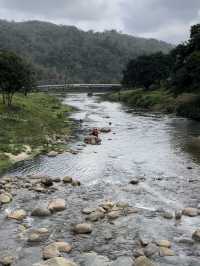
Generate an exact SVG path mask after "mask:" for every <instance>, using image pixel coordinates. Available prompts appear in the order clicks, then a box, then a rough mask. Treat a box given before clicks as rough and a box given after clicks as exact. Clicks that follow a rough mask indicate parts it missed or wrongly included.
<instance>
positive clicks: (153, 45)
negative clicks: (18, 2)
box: [0, 20, 172, 83]
mask: <svg viewBox="0 0 200 266" xmlns="http://www.w3.org/2000/svg"><path fill="white" fill-rule="evenodd" d="M171 48H172V46H171V45H170V44H167V43H165V42H162V41H157V40H154V39H144V38H136V37H133V36H129V35H125V34H121V33H119V32H116V31H114V30H112V31H105V32H103V33H96V32H93V31H88V32H85V31H82V30H79V29H77V28H76V27H73V26H62V25H61V26H58V25H55V24H52V23H47V22H40V21H28V22H20V23H19V22H18V23H16V22H7V21H4V20H0V49H9V50H12V51H15V52H17V53H18V54H20V55H22V56H26V57H28V58H30V59H32V61H33V62H34V64H36V65H37V70H38V75H39V76H38V78H39V79H57V80H59V79H63V80H64V79H65V77H66V79H67V82H86V83H87V82H116V81H120V80H121V75H122V69H123V68H124V67H125V65H126V64H127V62H128V61H129V60H130V59H131V58H134V57H136V56H138V55H141V54H149V53H153V52H157V51H162V52H164V53H167V52H169V50H170V49H171Z"/></svg>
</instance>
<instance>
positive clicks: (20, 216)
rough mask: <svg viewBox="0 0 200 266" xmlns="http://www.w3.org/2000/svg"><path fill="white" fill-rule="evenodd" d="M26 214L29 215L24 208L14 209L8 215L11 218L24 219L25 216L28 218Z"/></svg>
mask: <svg viewBox="0 0 200 266" xmlns="http://www.w3.org/2000/svg"><path fill="white" fill-rule="evenodd" d="M26 216H27V213H26V211H25V210H22V209H20V210H16V211H13V212H11V213H9V214H8V215H7V217H8V218H9V219H15V220H18V221H21V220H23V219H24V218H26Z"/></svg>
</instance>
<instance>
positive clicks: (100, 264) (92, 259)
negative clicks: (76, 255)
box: [82, 252, 114, 266]
mask: <svg viewBox="0 0 200 266" xmlns="http://www.w3.org/2000/svg"><path fill="white" fill-rule="evenodd" d="M82 257H83V261H84V262H83V266H110V265H111V262H110V260H109V259H108V258H107V257H104V256H101V255H98V254H96V253H94V252H91V253H86V254H84V255H83V256H82ZM113 266H114V265H113Z"/></svg>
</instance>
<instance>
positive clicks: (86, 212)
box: [82, 208, 95, 215]
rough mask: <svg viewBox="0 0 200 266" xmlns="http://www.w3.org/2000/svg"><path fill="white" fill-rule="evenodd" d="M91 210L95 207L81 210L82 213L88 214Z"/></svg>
mask: <svg viewBox="0 0 200 266" xmlns="http://www.w3.org/2000/svg"><path fill="white" fill-rule="evenodd" d="M92 212H95V209H93V208H84V209H83V210H82V213H83V214H87V215H88V214H90V213H92Z"/></svg>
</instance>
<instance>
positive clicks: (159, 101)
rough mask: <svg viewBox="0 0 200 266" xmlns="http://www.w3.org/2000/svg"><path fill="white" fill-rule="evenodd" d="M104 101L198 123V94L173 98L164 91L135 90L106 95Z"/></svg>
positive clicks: (199, 109)
mask: <svg viewBox="0 0 200 266" xmlns="http://www.w3.org/2000/svg"><path fill="white" fill-rule="evenodd" d="M104 99H108V100H110V101H120V102H124V103H125V104H127V105H129V106H131V107H134V108H138V109H144V110H150V111H161V112H166V113H176V114H177V115H180V116H184V117H188V118H192V119H195V120H199V121H200V95H198V94H191V93H187V94H186V93H184V94H181V95H179V96H178V97H174V96H173V95H172V94H171V93H170V92H168V91H166V90H155V91H144V90H142V89H137V90H128V91H122V92H120V93H118V92H117V93H111V94H106V95H104Z"/></svg>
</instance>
